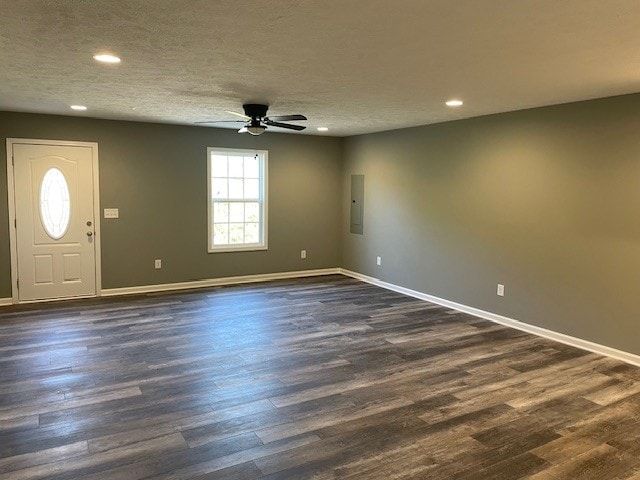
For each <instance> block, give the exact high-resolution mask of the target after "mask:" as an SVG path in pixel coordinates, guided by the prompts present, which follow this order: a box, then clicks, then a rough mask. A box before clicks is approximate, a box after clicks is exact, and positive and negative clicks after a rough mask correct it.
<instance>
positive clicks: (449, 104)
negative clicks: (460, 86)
mask: <svg viewBox="0 0 640 480" xmlns="http://www.w3.org/2000/svg"><path fill="white" fill-rule="evenodd" d="M463 103H464V102H463V101H462V100H457V99H453V100H447V101H446V104H447V107H460V106H462V104H463Z"/></svg>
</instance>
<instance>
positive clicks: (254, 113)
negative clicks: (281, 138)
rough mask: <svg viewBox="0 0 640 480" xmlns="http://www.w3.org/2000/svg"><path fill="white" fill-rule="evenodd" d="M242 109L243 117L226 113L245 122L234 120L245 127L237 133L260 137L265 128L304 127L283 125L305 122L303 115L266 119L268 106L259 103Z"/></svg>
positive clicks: (246, 105)
mask: <svg viewBox="0 0 640 480" xmlns="http://www.w3.org/2000/svg"><path fill="white" fill-rule="evenodd" d="M242 109H243V110H244V115H242V114H241V113H237V112H228V113H231V114H233V115H237V116H239V117H243V118H245V120H234V121H235V122H242V123H244V124H245V125H244V126H242V128H240V130H238V133H249V134H251V135H262V134H263V133H264V132H265V131H266V130H267V126H270V127H278V128H286V129H288V130H297V131H301V130H304V129H305V128H307V127H305V126H303V125H293V124H291V123H283V122H287V121H291V120H306V119H307V117H305V116H304V115H300V114H299V113H298V114H294V115H277V116H275V117H267V110H268V109H269V106H268V105H262V104H260V103H245V104H244V105H242ZM222 122H224V123H228V122H225V121H224V120H219V121H206V122H196V123H222Z"/></svg>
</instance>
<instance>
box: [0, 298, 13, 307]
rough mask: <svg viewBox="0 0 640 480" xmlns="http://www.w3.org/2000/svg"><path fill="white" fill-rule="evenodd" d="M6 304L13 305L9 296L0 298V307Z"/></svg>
mask: <svg viewBox="0 0 640 480" xmlns="http://www.w3.org/2000/svg"><path fill="white" fill-rule="evenodd" d="M6 305H13V300H12V299H10V298H0V307H4V306H6Z"/></svg>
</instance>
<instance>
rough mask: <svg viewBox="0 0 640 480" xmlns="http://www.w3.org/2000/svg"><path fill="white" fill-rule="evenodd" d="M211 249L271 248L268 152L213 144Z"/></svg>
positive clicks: (210, 162) (210, 152) (210, 159)
mask: <svg viewBox="0 0 640 480" xmlns="http://www.w3.org/2000/svg"><path fill="white" fill-rule="evenodd" d="M207 153H208V172H209V175H208V182H209V252H229V251H238V250H245V251H246V250H264V249H266V248H267V215H266V213H267V208H266V191H267V188H266V187H267V152H266V151H245V150H236V149H221V148H209V149H208V150H207Z"/></svg>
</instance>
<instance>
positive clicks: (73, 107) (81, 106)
mask: <svg viewBox="0 0 640 480" xmlns="http://www.w3.org/2000/svg"><path fill="white" fill-rule="evenodd" d="M86 109H87V107H85V106H84V105H71V110H77V111H78V112H84V111H85V110H86Z"/></svg>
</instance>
